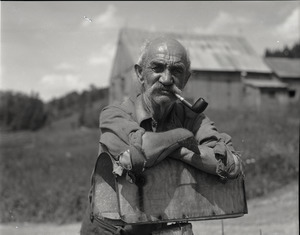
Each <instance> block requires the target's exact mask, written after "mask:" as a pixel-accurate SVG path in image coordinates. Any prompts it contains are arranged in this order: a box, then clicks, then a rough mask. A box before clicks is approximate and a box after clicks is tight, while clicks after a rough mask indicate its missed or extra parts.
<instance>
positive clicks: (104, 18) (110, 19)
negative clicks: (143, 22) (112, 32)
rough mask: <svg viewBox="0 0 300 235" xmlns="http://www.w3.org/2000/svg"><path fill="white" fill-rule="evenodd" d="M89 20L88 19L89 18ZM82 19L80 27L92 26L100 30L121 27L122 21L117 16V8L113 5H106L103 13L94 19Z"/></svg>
mask: <svg viewBox="0 0 300 235" xmlns="http://www.w3.org/2000/svg"><path fill="white" fill-rule="evenodd" d="M89 19H90V18H89ZM90 20H91V21H89V20H88V19H87V18H84V19H83V21H82V26H84V27H87V26H92V25H97V26H98V27H101V28H115V27H117V28H118V27H120V26H122V25H123V19H122V18H121V17H119V16H118V15H117V8H116V7H115V6H114V5H111V4H110V5H108V6H107V8H106V9H105V11H104V12H103V13H101V14H100V15H98V16H96V17H95V18H94V19H92V18H91V19H90Z"/></svg>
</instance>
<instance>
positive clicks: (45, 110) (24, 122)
mask: <svg viewBox="0 0 300 235" xmlns="http://www.w3.org/2000/svg"><path fill="white" fill-rule="evenodd" d="M0 98H1V100H0V128H1V130H5V131H18V130H31V131H35V130H38V129H40V128H42V127H44V126H46V125H50V124H51V123H52V122H54V121H57V120H59V119H63V118H66V117H69V116H71V115H74V114H75V113H78V114H79V117H78V126H88V127H95V126H98V115H99V112H98V111H97V110H94V109H93V104H94V103H95V102H97V101H100V103H101V107H104V106H105V105H107V104H108V88H97V87H95V86H94V85H91V86H90V88H89V89H87V90H84V91H82V92H81V93H78V92H76V91H74V92H70V93H68V94H66V95H65V96H62V97H60V98H54V99H52V100H51V101H49V102H47V103H45V102H43V101H42V100H41V99H40V98H39V95H38V93H31V94H29V95H28V94H25V93H22V92H13V91H1V92H0ZM101 107H100V108H101ZM91 120H92V121H91Z"/></svg>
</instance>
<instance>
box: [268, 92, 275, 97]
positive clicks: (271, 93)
mask: <svg viewBox="0 0 300 235" xmlns="http://www.w3.org/2000/svg"><path fill="white" fill-rule="evenodd" d="M268 95H269V96H270V97H271V98H274V97H275V91H273V90H271V91H269V92H268Z"/></svg>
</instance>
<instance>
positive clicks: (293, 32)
mask: <svg viewBox="0 0 300 235" xmlns="http://www.w3.org/2000/svg"><path fill="white" fill-rule="evenodd" d="M299 27H300V7H297V8H294V9H293V11H292V12H291V14H290V15H289V16H288V17H287V18H286V19H285V20H284V22H282V23H281V24H279V25H278V26H277V27H276V28H275V30H274V33H275V34H277V35H281V36H284V37H285V38H287V39H289V40H297V39H299Z"/></svg>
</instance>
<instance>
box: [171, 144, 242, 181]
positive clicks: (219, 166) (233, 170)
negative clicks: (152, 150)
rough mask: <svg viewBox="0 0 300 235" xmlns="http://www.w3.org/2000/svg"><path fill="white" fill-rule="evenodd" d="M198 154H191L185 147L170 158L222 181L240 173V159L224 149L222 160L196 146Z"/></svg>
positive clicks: (207, 149) (204, 148)
mask: <svg viewBox="0 0 300 235" xmlns="http://www.w3.org/2000/svg"><path fill="white" fill-rule="evenodd" d="M198 148H199V152H200V154H197V153H195V152H193V151H192V150H190V149H187V148H185V147H181V148H178V149H177V150H175V151H174V152H173V153H172V154H170V157H172V158H174V159H177V160H180V161H183V162H185V163H187V164H189V165H191V166H193V167H195V168H197V169H199V170H201V171H204V172H206V173H209V174H213V175H218V176H220V177H221V178H222V179H234V178H236V177H237V176H238V175H239V174H241V173H242V171H243V170H242V167H241V160H240V158H239V157H238V156H237V155H236V154H234V153H232V152H230V151H229V150H228V149H225V153H226V154H225V155H224V156H223V157H222V159H220V158H219V156H220V155H218V154H215V153H214V150H213V149H212V148H208V147H206V146H202V145H198Z"/></svg>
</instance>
